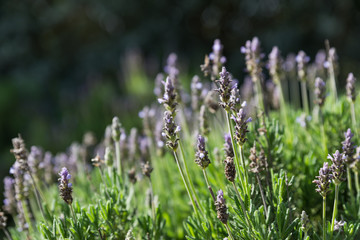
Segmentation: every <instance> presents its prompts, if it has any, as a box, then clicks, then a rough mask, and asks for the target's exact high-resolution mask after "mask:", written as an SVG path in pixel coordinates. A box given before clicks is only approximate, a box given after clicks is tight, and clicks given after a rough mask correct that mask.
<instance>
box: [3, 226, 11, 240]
mask: <svg viewBox="0 0 360 240" xmlns="http://www.w3.org/2000/svg"><path fill="white" fill-rule="evenodd" d="M3 230H4V233H5V235H6V237H7V239H8V240H13V239H12V237H11V235H10V233H9V231H8V230H7V229H6V228H3Z"/></svg>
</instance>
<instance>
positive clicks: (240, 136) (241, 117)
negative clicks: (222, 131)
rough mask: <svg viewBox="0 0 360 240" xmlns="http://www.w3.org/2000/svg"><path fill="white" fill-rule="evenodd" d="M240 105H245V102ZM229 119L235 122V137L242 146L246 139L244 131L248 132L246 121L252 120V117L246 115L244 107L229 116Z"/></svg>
mask: <svg viewBox="0 0 360 240" xmlns="http://www.w3.org/2000/svg"><path fill="white" fill-rule="evenodd" d="M242 106H243V107H244V106H246V103H245V104H244V103H243V104H242ZM231 119H232V120H233V121H234V122H235V139H236V141H237V142H238V144H240V145H241V146H242V145H244V143H245V142H246V140H247V138H246V133H247V132H249V131H248V130H247V128H248V123H249V122H251V121H252V118H251V117H247V114H246V112H245V110H244V108H241V109H240V110H239V112H238V113H237V114H236V116H234V115H233V116H231Z"/></svg>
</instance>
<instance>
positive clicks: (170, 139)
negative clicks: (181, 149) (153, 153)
mask: <svg viewBox="0 0 360 240" xmlns="http://www.w3.org/2000/svg"><path fill="white" fill-rule="evenodd" d="M178 132H180V126H177V125H176V123H175V120H174V117H173V116H172V114H171V112H169V111H165V113H164V128H163V133H162V135H163V136H164V137H165V138H166V139H167V141H166V146H167V147H168V148H170V149H171V150H173V151H176V149H177V147H178V141H179V138H178V137H177V133H178Z"/></svg>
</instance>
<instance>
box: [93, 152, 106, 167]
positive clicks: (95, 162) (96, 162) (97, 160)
mask: <svg viewBox="0 0 360 240" xmlns="http://www.w3.org/2000/svg"><path fill="white" fill-rule="evenodd" d="M91 162H92V164H93V165H94V166H95V167H100V165H101V164H103V163H104V160H102V159H101V157H100V155H99V154H96V156H95V157H94V158H93V159H91Z"/></svg>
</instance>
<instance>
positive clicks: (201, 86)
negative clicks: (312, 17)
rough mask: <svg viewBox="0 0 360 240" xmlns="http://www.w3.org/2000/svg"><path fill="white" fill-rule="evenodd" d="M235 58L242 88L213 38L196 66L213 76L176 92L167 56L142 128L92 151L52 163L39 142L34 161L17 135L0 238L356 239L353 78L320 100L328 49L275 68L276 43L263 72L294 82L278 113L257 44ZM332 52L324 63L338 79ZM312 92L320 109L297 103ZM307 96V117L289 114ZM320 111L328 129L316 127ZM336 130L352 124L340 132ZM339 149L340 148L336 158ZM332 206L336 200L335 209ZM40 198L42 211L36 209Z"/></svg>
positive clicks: (177, 75) (74, 148)
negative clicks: (242, 65)
mask: <svg viewBox="0 0 360 240" xmlns="http://www.w3.org/2000/svg"><path fill="white" fill-rule="evenodd" d="M242 52H243V53H244V54H245V58H246V71H247V72H248V73H249V74H250V77H251V79H252V80H250V84H249V81H247V82H246V81H245V82H244V85H243V86H241V85H240V84H239V83H238V82H237V81H235V78H234V77H233V76H232V75H231V74H230V72H229V71H228V70H227V69H229V68H228V67H227V68H226V67H225V66H224V64H225V63H226V58H225V56H224V55H223V46H222V44H221V42H220V41H219V40H216V41H215V42H214V45H213V49H212V53H211V54H209V55H208V57H207V58H206V59H205V63H204V64H203V65H202V66H201V70H202V71H203V72H204V74H205V75H206V76H209V78H210V81H209V79H207V78H204V79H200V78H199V77H194V78H192V81H191V82H192V83H191V86H185V85H184V84H182V82H181V81H180V79H185V78H186V77H187V76H186V75H185V74H184V73H183V72H180V69H179V67H178V64H177V55H176V54H170V56H169V57H168V59H167V62H166V67H165V69H164V71H165V73H166V74H167V75H164V74H159V75H157V77H156V82H155V89H154V93H155V95H156V97H157V98H158V103H160V104H161V105H163V107H164V108H161V107H160V106H157V105H154V104H151V105H149V106H146V107H144V108H143V109H142V111H141V112H140V113H139V117H141V118H142V124H143V126H142V128H140V129H136V128H131V129H125V128H123V127H122V126H121V124H120V120H121V118H118V117H114V118H113V121H112V124H111V125H110V126H108V127H107V128H106V130H105V135H104V137H103V139H102V140H101V141H100V142H99V143H95V141H96V140H95V139H96V138H95V137H94V136H91V135H89V134H86V136H85V137H84V140H83V141H82V142H81V143H74V144H72V145H71V146H70V147H69V149H67V150H65V151H64V152H62V153H57V154H51V153H50V152H46V151H45V150H42V149H41V148H40V147H32V148H31V151H30V153H29V152H28V151H27V149H26V147H25V143H24V141H23V139H22V138H21V137H18V138H16V139H14V140H13V145H14V146H13V149H12V153H13V154H14V156H15V159H16V161H15V163H14V165H13V166H12V168H11V170H10V173H11V176H9V177H6V178H5V179H4V196H5V201H4V206H3V210H4V213H2V212H0V227H1V229H2V230H3V232H4V234H5V235H6V236H5V237H7V238H8V239H54V240H55V239H79V240H80V239H81V240H82V239H102V240H104V239H129V240H130V239H184V238H186V239H233V240H235V239H248V240H250V239H260V240H262V239H264V240H265V239H358V238H359V237H360V231H359V229H360V221H359V219H360V214H359V212H360V211H359V209H360V204H359V202H360V184H359V174H358V173H359V169H360V157H359V155H360V154H359V152H360V150H359V149H357V151H355V148H356V147H355V145H356V144H357V143H358V139H357V137H356V136H354V135H353V132H352V131H351V130H350V129H348V127H349V126H351V125H352V129H354V130H355V132H357V131H356V129H357V127H358V126H357V123H356V121H354V120H352V117H351V116H352V115H353V116H355V114H357V112H356V108H355V107H353V110H351V111H349V108H347V107H346V106H348V105H347V103H346V98H347V99H348V100H349V101H350V104H353V106H356V104H357V99H356V93H355V90H354V89H355V83H354V82H355V80H354V77H353V75H349V77H348V80H347V86H346V90H347V95H346V96H340V95H339V96H338V101H337V102H336V101H335V102H332V101H328V100H327V99H326V97H327V95H326V86H325V82H324V81H323V80H322V78H323V77H324V76H325V72H324V69H323V64H324V61H325V57H324V54H323V53H319V56H317V57H316V62H314V63H311V62H309V60H310V59H309V58H308V57H307V56H306V54H305V53H304V52H299V54H298V57H297V59H295V58H296V57H295V56H294V55H289V56H288V57H287V58H286V60H285V61H282V60H281V57H280V54H279V50H278V49H277V48H276V47H275V48H273V50H272V52H271V53H270V55H269V56H268V57H269V62H268V63H269V64H268V67H269V68H268V70H269V72H268V73H269V75H270V77H271V78H272V79H273V81H274V83H275V84H276V85H277V86H278V87H280V86H288V87H284V88H283V89H282V90H281V93H283V95H284V96H289V102H285V100H286V99H287V98H286V97H284V96H282V97H281V98H282V100H281V105H280V106H282V107H284V108H285V109H286V110H287V111H286V114H284V113H282V114H280V115H279V114H278V113H276V111H277V110H276V109H271V108H270V107H269V106H272V105H271V104H270V103H269V102H268V101H269V98H265V97H264V96H268V95H269V92H267V91H269V89H267V88H265V87H264V86H265V84H264V80H265V79H264V76H266V74H267V72H266V71H267V70H266V69H263V63H262V60H263V58H264V55H263V54H262V53H261V50H260V41H259V39H258V38H253V39H252V40H251V41H248V42H246V44H245V46H244V47H243V48H242ZM332 54H333V53H332ZM329 55H330V52H329ZM334 56H335V55H334V54H333V56H332V57H331V58H330V56H328V58H327V61H328V62H329V61H332V63H331V64H333V66H336V68H334V69H335V70H336V71H337V61H336V58H334ZM295 60H297V67H298V68H297V69H295V68H296V63H295V62H296V61H295ZM327 64H330V62H329V63H326V64H325V65H327ZM307 66H309V68H312V67H314V66H315V68H313V69H307ZM314 69H315V70H314ZM328 69H329V68H328ZM263 71H265V72H264V73H263ZM331 71H332V70H331ZM182 74H184V75H182ZM330 75H331V74H330ZM191 76H193V75H191ZM334 76H335V75H334ZM320 77H321V78H320ZM330 77H331V76H330ZM296 78H298V79H300V80H301V85H303V86H305V87H303V89H302V93H303V94H304V95H303V97H302V98H300V97H299V96H298V95H297V94H296V93H295V92H296V89H297V88H296V85H297V84H298V83H297V82H296V81H294V80H296ZM164 79H165V82H164ZM314 79H316V80H315V82H313V81H314ZM324 79H325V78H324ZM188 82H190V81H188ZM306 83H309V86H306ZM282 84H283V85H282ZM312 84H313V85H314V88H315V89H314V90H315V91H314V95H313V96H312V97H311V98H313V97H315V98H313V99H315V102H316V104H317V106H313V105H311V104H308V103H305V101H306V100H307V99H308V96H305V94H307V92H308V90H312V89H311V88H312V87H313V86H312ZM210 86H211V87H210ZM308 87H309V89H308ZM252 88H255V95H254V96H252V95H253V94H252V93H253V89H252ZM186 89H190V93H187V94H186ZM244 89H245V90H246V91H244ZM332 92H333V90H331V93H332ZM240 93H241V96H240ZM180 95H181V97H180ZM247 95H248V96H247ZM186 96H191V98H190V97H186ZM311 98H310V99H311ZM245 99H246V100H248V102H249V105H248V106H246V102H245V101H243V100H245ZM252 99H257V103H258V104H260V107H259V108H257V109H255V108H254V105H253V102H254V101H253V100H252ZM301 99H302V100H303V101H304V103H303V109H304V111H305V112H306V113H305V115H303V114H304V113H303V111H302V110H301V109H296V106H297V102H299V101H300V100H301ZM325 99H326V101H325ZM242 101H243V102H242ZM261 104H264V105H263V106H261ZM264 106H267V107H266V109H265V108H264ZM317 108H319V109H320V111H321V115H322V116H321V121H322V126H323V128H321V125H320V126H319V123H318V121H316V115H317V112H316V109H317ZM219 109H223V111H219ZM312 110H315V111H312ZM280 111H281V109H280ZM224 114H225V115H224ZM284 115H285V117H286V118H287V120H286V121H284V119H283V117H284ZM119 116H120V115H119ZM301 116H304V117H301ZM190 123H191V124H190ZM324 126H326V128H325V127H324ZM182 129H183V131H181V130H182ZM343 129H348V130H347V131H346V132H345V134H344V135H343V132H342V131H343ZM126 133H129V136H127V135H126ZM344 136H345V139H343V138H344ZM195 139H196V140H195ZM324 139H326V141H324ZM340 143H342V152H341V151H336V150H337V149H338V148H339V147H340ZM96 144H97V145H96ZM321 144H322V145H321ZM95 145H96V146H95ZM165 146H166V147H165ZM222 146H223V150H224V151H223V152H222V151H220V150H219V149H220V148H221V147H222ZM319 146H321V147H319ZM327 151H329V152H334V154H333V155H329V158H328V160H330V161H331V162H332V164H331V166H330V165H329V163H328V162H324V160H326V158H325V156H324V152H327ZM193 160H194V161H193ZM318 169H320V171H319V174H317V172H316V171H317V170H318ZM345 171H346V172H347V173H346V177H345ZM59 172H60V174H59ZM70 173H71V175H70ZM316 175H318V176H316ZM59 176H60V178H59ZM315 176H316V177H315ZM314 177H315V180H314V181H313V183H315V191H316V192H318V193H319V195H320V196H318V195H317V194H315V192H314V184H313V183H312V179H314ZM57 179H58V182H57V181H56V180H57ZM42 180H44V181H42ZM342 183H344V184H342ZM345 183H346V184H345ZM354 183H355V188H353V185H354ZM346 185H347V189H348V191H346V189H345V186H346ZM213 189H221V190H219V191H218V192H217V193H216V192H214V191H213ZM332 189H334V191H332ZM209 193H210V194H209ZM215 194H216V195H215ZM225 199H226V200H225ZM38 200H39V201H38ZM321 200H322V201H321ZM327 201H334V205H333V207H332V206H327V204H326V202H327ZM37 202H40V203H43V204H41V205H42V206H43V214H41V208H40V207H38V206H37ZM330 212H332V219H331V221H329V219H327V217H326V216H327V214H330ZM10 216H11V217H10ZM10 219H13V220H14V221H13V222H12V221H11V220H10ZM321 219H322V221H321ZM14 224H15V225H14Z"/></svg>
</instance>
